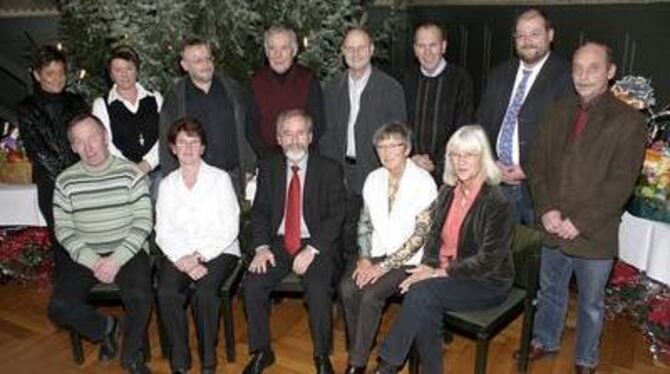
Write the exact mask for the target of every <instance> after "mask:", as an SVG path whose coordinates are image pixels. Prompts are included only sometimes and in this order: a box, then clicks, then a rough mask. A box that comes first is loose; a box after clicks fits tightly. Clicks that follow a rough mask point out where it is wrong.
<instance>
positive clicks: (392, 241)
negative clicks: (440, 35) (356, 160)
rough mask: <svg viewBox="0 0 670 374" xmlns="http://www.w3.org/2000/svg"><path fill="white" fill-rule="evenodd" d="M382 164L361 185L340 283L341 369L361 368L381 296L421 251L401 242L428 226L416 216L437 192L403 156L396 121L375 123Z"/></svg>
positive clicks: (402, 131) (350, 372)
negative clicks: (345, 341) (344, 340)
mask: <svg viewBox="0 0 670 374" xmlns="http://www.w3.org/2000/svg"><path fill="white" fill-rule="evenodd" d="M373 142H374V145H375V149H376V150H377V155H378V156H379V160H380V161H381V164H382V167H380V168H378V169H376V170H374V171H372V172H371V173H370V174H369V175H368V177H367V178H366V179H365V184H364V185H363V202H364V206H363V211H362V212H361V218H360V221H359V225H358V247H359V253H358V259H357V261H356V263H354V264H350V265H349V266H348V270H347V271H346V272H345V275H344V277H343V278H342V281H341V282H340V295H341V296H342V303H343V305H344V318H345V322H346V328H347V336H348V338H349V358H348V366H347V370H346V373H347V374H356V373H365V366H366V364H367V362H368V356H369V354H370V350H371V349H372V344H373V343H374V339H375V334H376V333H377V328H378V326H379V321H380V320H381V314H382V309H383V308H384V304H385V303H386V299H387V298H388V297H390V296H391V295H393V294H394V293H396V292H397V291H398V285H399V284H400V282H402V281H403V279H405V278H406V277H407V274H406V272H405V270H406V269H407V266H409V265H416V264H418V263H419V262H420V260H421V254H422V251H421V250H419V251H409V250H407V249H405V248H403V244H404V243H405V242H406V241H407V240H408V239H409V238H410V237H411V236H412V234H413V233H414V232H415V231H419V232H420V231H422V230H423V231H425V230H427V229H428V227H426V225H423V224H422V220H421V219H420V217H419V218H417V216H418V215H419V213H421V212H422V211H423V210H425V209H426V208H427V207H428V206H429V205H430V203H431V202H432V201H433V200H434V199H435V197H436V196H437V187H436V186H435V182H434V180H433V177H431V175H430V174H429V173H428V172H427V171H425V170H424V169H422V168H420V167H418V166H417V165H416V164H414V162H413V161H412V160H411V159H410V158H409V154H410V152H411V150H412V147H411V144H412V142H411V137H410V132H409V130H408V129H407V128H406V127H405V126H404V125H402V124H400V123H390V124H387V125H384V126H382V127H380V128H379V129H378V130H377V132H376V133H375V135H374V137H373Z"/></svg>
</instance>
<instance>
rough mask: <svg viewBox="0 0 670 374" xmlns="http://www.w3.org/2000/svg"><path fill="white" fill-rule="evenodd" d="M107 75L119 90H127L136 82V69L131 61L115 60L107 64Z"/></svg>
mask: <svg viewBox="0 0 670 374" xmlns="http://www.w3.org/2000/svg"><path fill="white" fill-rule="evenodd" d="M109 75H110V76H111V78H112V82H114V83H115V84H116V86H117V87H118V88H119V89H121V90H129V89H132V88H133V87H135V83H136V82H137V67H136V66H135V64H134V63H133V62H132V61H128V60H124V59H122V58H115V59H112V61H111V62H110V64H109Z"/></svg>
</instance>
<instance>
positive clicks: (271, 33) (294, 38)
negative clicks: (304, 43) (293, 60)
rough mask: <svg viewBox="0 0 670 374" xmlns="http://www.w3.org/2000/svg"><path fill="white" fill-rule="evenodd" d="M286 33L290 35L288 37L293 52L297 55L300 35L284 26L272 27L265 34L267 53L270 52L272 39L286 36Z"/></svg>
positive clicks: (264, 45)
mask: <svg viewBox="0 0 670 374" xmlns="http://www.w3.org/2000/svg"><path fill="white" fill-rule="evenodd" d="M284 33H285V34H288V37H289V39H290V40H291V46H292V47H293V50H294V51H295V52H296V53H297V52H298V35H296V33H295V31H294V30H293V29H292V28H290V27H287V26H283V25H274V26H270V28H269V29H267V30H265V33H264V34H263V47H264V48H265V51H267V50H268V47H269V44H270V38H271V37H273V36H274V35H277V34H284Z"/></svg>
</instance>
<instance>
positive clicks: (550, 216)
mask: <svg viewBox="0 0 670 374" xmlns="http://www.w3.org/2000/svg"><path fill="white" fill-rule="evenodd" d="M562 225H563V219H562V218H561V212H559V211H558V210H556V209H554V210H550V211H548V212H547V213H544V214H543V215H542V226H544V229H545V230H547V232H548V233H550V234H557V233H558V229H559V228H560V227H561V226H562Z"/></svg>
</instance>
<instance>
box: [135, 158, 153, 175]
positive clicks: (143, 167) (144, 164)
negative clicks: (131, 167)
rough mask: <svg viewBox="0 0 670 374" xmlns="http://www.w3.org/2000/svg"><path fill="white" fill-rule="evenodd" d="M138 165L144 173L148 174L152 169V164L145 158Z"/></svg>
mask: <svg viewBox="0 0 670 374" xmlns="http://www.w3.org/2000/svg"><path fill="white" fill-rule="evenodd" d="M137 167H138V168H140V170H142V173H144V174H147V173H148V172H150V171H151V165H149V163H148V162H146V161H144V160H142V161H140V162H138V163H137Z"/></svg>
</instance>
